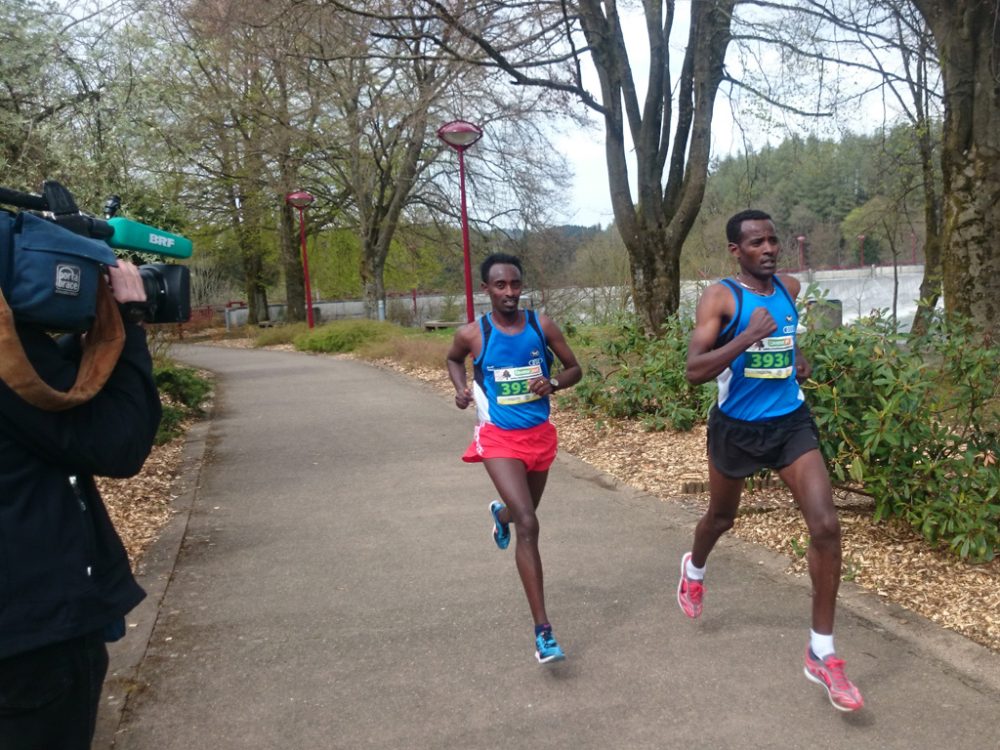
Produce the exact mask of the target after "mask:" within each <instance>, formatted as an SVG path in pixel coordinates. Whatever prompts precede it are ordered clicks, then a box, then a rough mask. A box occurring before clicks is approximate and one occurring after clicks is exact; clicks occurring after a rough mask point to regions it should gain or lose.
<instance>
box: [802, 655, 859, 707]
mask: <svg viewBox="0 0 1000 750" xmlns="http://www.w3.org/2000/svg"><path fill="white" fill-rule="evenodd" d="M802 671H803V672H805V675H806V677H807V678H809V679H810V680H812V681H813V682H815V683H816V684H817V685H822V686H823V687H825V688H826V694H827V695H828V696H830V703H832V704H833V707H834V708H836V709H837V710H838V711H857V710H858V709H859V708H861V707H862V706H864V705H865V699H864V698H862V697H861V692H860V691H859V690H858V689H857V688H856V687H854V683H853V682H851V681H850V680H849V679H847V676H846V675H845V674H844V660H843V659H838V658H837V657H836V656H834V655H833V654H830V655H829V656H828V657H826V658H825V659H820V658H819V657H817V656H816V655H815V654H813V652H812V649H811V648H807V649H806V665H805V668H804V669H803V670H802Z"/></svg>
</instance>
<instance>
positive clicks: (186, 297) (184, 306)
mask: <svg viewBox="0 0 1000 750" xmlns="http://www.w3.org/2000/svg"><path fill="white" fill-rule="evenodd" d="M139 276H140V277H141V278H142V286H143V288H144V289H145V290H146V310H147V314H146V320H147V321H148V322H150V323H184V322H186V321H188V320H190V318H191V270H190V269H189V268H188V267H187V266H179V265H171V264H168V263H146V264H144V265H141V266H139Z"/></svg>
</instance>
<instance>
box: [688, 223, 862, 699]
mask: <svg viewBox="0 0 1000 750" xmlns="http://www.w3.org/2000/svg"><path fill="white" fill-rule="evenodd" d="M726 238H727V239H728V241H729V251H730V252H731V253H732V254H733V257H734V258H735V259H736V261H737V262H738V263H739V266H740V270H739V272H738V273H737V274H736V276H735V277H733V278H730V279H723V280H722V281H721V282H719V283H717V284H712V285H711V286H710V287H708V288H707V289H706V290H705V292H704V294H703V295H702V297H701V300H699V302H698V308H697V311H696V313H695V328H694V331H693V332H692V334H691V341H690V344H689V346H688V357H687V378H688V380H689V381H690V382H691V383H694V384H698V383H705V382H707V381H709V380H711V379H712V378H715V379H716V381H717V382H718V386H719V400H718V403H717V404H716V405H715V406H713V407H712V411H711V414H710V415H709V418H708V471H709V489H710V493H711V497H710V499H709V506H708V510H707V511H706V513H705V515H704V516H703V517H702V518H701V520H700V521H699V522H698V525H697V527H696V528H695V532H694V545H693V546H692V548H691V551H690V552H688V553H686V554H685V555H684V557H683V558H682V559H681V574H680V582H679V583H678V586H677V602H678V604H680V607H681V609H682V610H683V611H684V614H686V615H687V616H688V617H692V618H694V617H698V616H699V615H700V614H701V611H702V599H703V597H704V593H705V587H704V578H705V564H706V562H707V560H708V555H709V553H710V552H711V551H712V548H713V547H714V546H715V543H716V542H717V541H718V540H719V537H721V536H722V535H723V534H724V533H725V532H726V531H728V530H729V529H730V528H732V526H733V521H734V520H735V518H736V511H737V509H738V507H739V503H740V497H741V495H742V493H743V483H744V480H745V478H746V477H748V476H751V475H752V474H755V473H757V472H758V471H760V470H761V469H764V468H769V469H775V470H776V471H777V472H778V476H780V477H781V479H782V481H784V483H785V484H786V485H788V488H789V490H791V492H792V496H793V497H794V498H795V502H796V503H797V504H798V506H799V508H800V509H801V511H802V515H803V517H804V519H805V522H806V526H807V527H808V529H809V551H808V554H807V560H808V563H809V575H810V577H811V579H812V585H813V600H812V630H811V631H810V637H809V646H808V647H807V648H806V656H805V668H804V671H805V675H806V677H808V678H809V679H810V680H812V681H813V682H816V683H819V684H820V685H822V686H823V687H825V688H826V690H827V694H828V696H829V698H830V702H831V703H832V704H833V705H834V707H835V708H838V709H840V710H841V711H856V710H857V709H859V708H861V707H862V706H863V705H864V701H863V699H862V698H861V693H860V692H859V691H858V689H857V688H856V687H855V686H854V685H853V684H852V683H851V681H850V680H848V679H847V677H846V676H845V674H844V662H843V660H841V659H838V658H837V657H836V656H835V655H834V648H833V620H834V611H835V608H836V602H837V589H838V588H839V586H840V565H841V551H840V525H839V522H838V520H837V509H836V508H835V507H834V504H833V492H832V490H831V488H830V477H829V474H828V472H827V469H826V464H825V463H824V461H823V456H822V455H821V454H820V451H819V436H818V433H817V430H816V425H815V423H814V422H813V418H812V414H811V413H810V412H809V407H808V406H806V404H805V400H804V396H803V394H802V389H801V388H800V387H799V384H798V383H799V381H801V380H805V379H806V378H808V377H809V374H810V372H811V367H810V366H809V363H808V362H807V361H806V359H805V358H804V357H803V356H802V354H801V353H800V352H799V350H798V346H797V344H796V339H795V335H796V328H797V326H798V314H797V312H796V309H795V297H796V296H798V293H799V290H800V285H799V281H798V280H797V279H795V278H794V277H792V276H785V275H779V274H778V273H777V263H778V254H779V252H780V250H781V246H780V243H779V242H778V238H777V235H776V233H775V229H774V224H773V223H772V221H771V217H770V216H768V215H767V214H766V213H764V212H762V211H754V210H749V211H743V212H741V213H738V214H736V215H735V216H733V217H732V218H731V219H730V220H729V222H728V223H727V225H726Z"/></svg>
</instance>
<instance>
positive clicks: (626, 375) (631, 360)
mask: <svg viewBox="0 0 1000 750" xmlns="http://www.w3.org/2000/svg"><path fill="white" fill-rule="evenodd" d="M691 325H692V324H691V321H690V320H681V319H680V318H678V317H676V316H674V317H672V318H670V319H668V320H667V322H666V323H665V324H664V325H663V328H662V330H661V331H660V335H659V336H657V337H655V338H647V337H645V336H644V335H643V333H642V331H641V329H640V327H639V324H638V321H637V320H635V318H629V319H627V320H625V321H624V322H622V323H621V324H619V325H618V326H617V327H616V328H614V329H613V332H612V333H611V334H610V335H609V336H607V337H605V338H604V340H603V342H602V343H601V344H600V353H599V354H598V355H597V356H596V358H595V362H594V363H592V364H590V365H589V366H588V367H587V369H586V372H585V374H584V377H583V380H582V381H580V383H579V384H578V385H577V386H576V388H574V389H573V392H572V394H571V396H569V398H570V399H571V400H575V402H576V404H577V405H578V407H579V408H581V409H582V410H583V411H584V412H586V413H589V414H591V415H593V416H598V417H601V416H603V417H610V418H618V419H620V418H634V419H641V420H642V422H643V424H644V426H645V427H646V429H649V430H664V429H667V428H670V429H675V430H690V429H691V428H692V427H693V426H694V425H695V423H696V422H698V421H699V420H700V419H702V418H703V417H704V416H705V415H706V414H707V412H708V407H709V406H710V405H711V402H712V400H713V398H714V390H713V389H712V388H711V387H703V386H693V385H691V384H690V383H688V382H687V378H686V375H685V372H686V369H687V342H688V337H689V335H690V332H691Z"/></svg>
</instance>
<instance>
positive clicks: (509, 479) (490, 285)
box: [446, 253, 583, 663]
mask: <svg viewBox="0 0 1000 750" xmlns="http://www.w3.org/2000/svg"><path fill="white" fill-rule="evenodd" d="M480 273H481V276H482V279H483V289H484V290H485V291H486V292H488V293H489V295H490V302H491V303H492V306H493V310H492V312H490V313H488V314H486V315H484V316H482V317H481V318H480V319H479V320H478V321H476V322H473V323H469V324H467V325H464V326H462V327H461V328H459V329H458V331H456V332H455V339H454V341H453V342H452V345H451V349H450V350H449V351H448V357H447V360H446V362H447V366H448V376H449V377H450V378H451V382H452V383H453V384H454V386H455V405H456V406H457V407H458V408H459V409H465V408H467V407H468V406H469V404H471V403H472V402H473V401H475V404H476V411H477V416H478V424H477V425H476V431H475V438H474V440H473V441H472V445H470V446H469V449H468V450H467V451H466V452H465V455H464V456H462V460H463V461H467V462H470V463H471V462H482V463H483V465H484V466H485V467H486V472H487V473H488V474H489V476H490V479H492V480H493V484H494V486H496V489H497V492H499V493H500V497H501V499H502V502H501V501H500V500H497V501H494V502H493V503H492V504H491V505H490V514H491V515H492V517H493V540H494V541H495V542H496V545H497V546H498V547H499V548H500V549H506V548H507V545H508V544H510V524H511V523H513V524H514V528H515V529H517V547H516V549H515V553H514V559H515V561H516V563H517V572H518V573H519V574H520V576H521V584H522V585H523V586H524V593H525V594H526V595H527V597H528V606H529V607H530V608H531V615H532V617H533V618H534V620H535V658H536V659H538V661H539V662H541V663H546V662H551V661H559V660H561V659H563V658H565V656H564V654H563V651H562V649H561V648H560V647H559V644H558V643H557V642H556V639H555V637H554V636H553V635H552V626H551V625H550V624H549V618H548V615H547V614H546V612H545V596H544V591H543V588H542V559H541V557H540V556H539V553H538V518H537V516H536V514H535V511H536V510H537V509H538V503H539V502H540V501H541V499H542V491H543V490H544V489H545V481H546V479H548V475H549V467H550V466H551V465H552V462H553V461H554V460H555V457H556V448H557V437H556V429H555V427H554V426H553V425H552V423H551V422H549V396H551V395H552V394H553V393H554V392H555V391H556V390H562V389H563V388H568V387H570V386H571V385H575V384H576V383H577V382H578V381H579V380H580V377H581V376H582V374H583V373H582V371H581V370H580V365H579V364H577V361H576V357H575V356H574V354H573V352H572V350H571V349H570V348H569V345H568V344H567V343H566V339H565V338H564V337H563V334H562V331H560V330H559V327H558V326H557V325H556V324H555V323H553V322H552V321H551V320H550V319H549V318H547V317H546V316H544V315H539V314H537V313H535V312H534V311H533V310H521V309H519V307H518V304H519V301H520V297H521V275H522V269H521V261H520V260H519V259H518V258H516V257H515V256H513V255H505V254H503V253H495V254H493V255H491V256H489V257H488V258H487V259H486V260H485V261H483V264H482V266H481V267H480ZM550 349H551V351H552V352H554V353H555V356H556V357H558V358H559V362H560V363H561V364H562V367H563V369H562V371H561V372H560V373H559V377H558V379H557V378H554V377H552V376H551V372H550V370H549V367H550V366H551V364H552V359H551V357H552V355H551V353H550V351H549V350H550ZM470 354H471V355H472V364H473V370H474V383H473V390H470V389H469V385H468V377H467V374H466V369H465V360H466V357H468V356H469V355H470Z"/></svg>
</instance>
